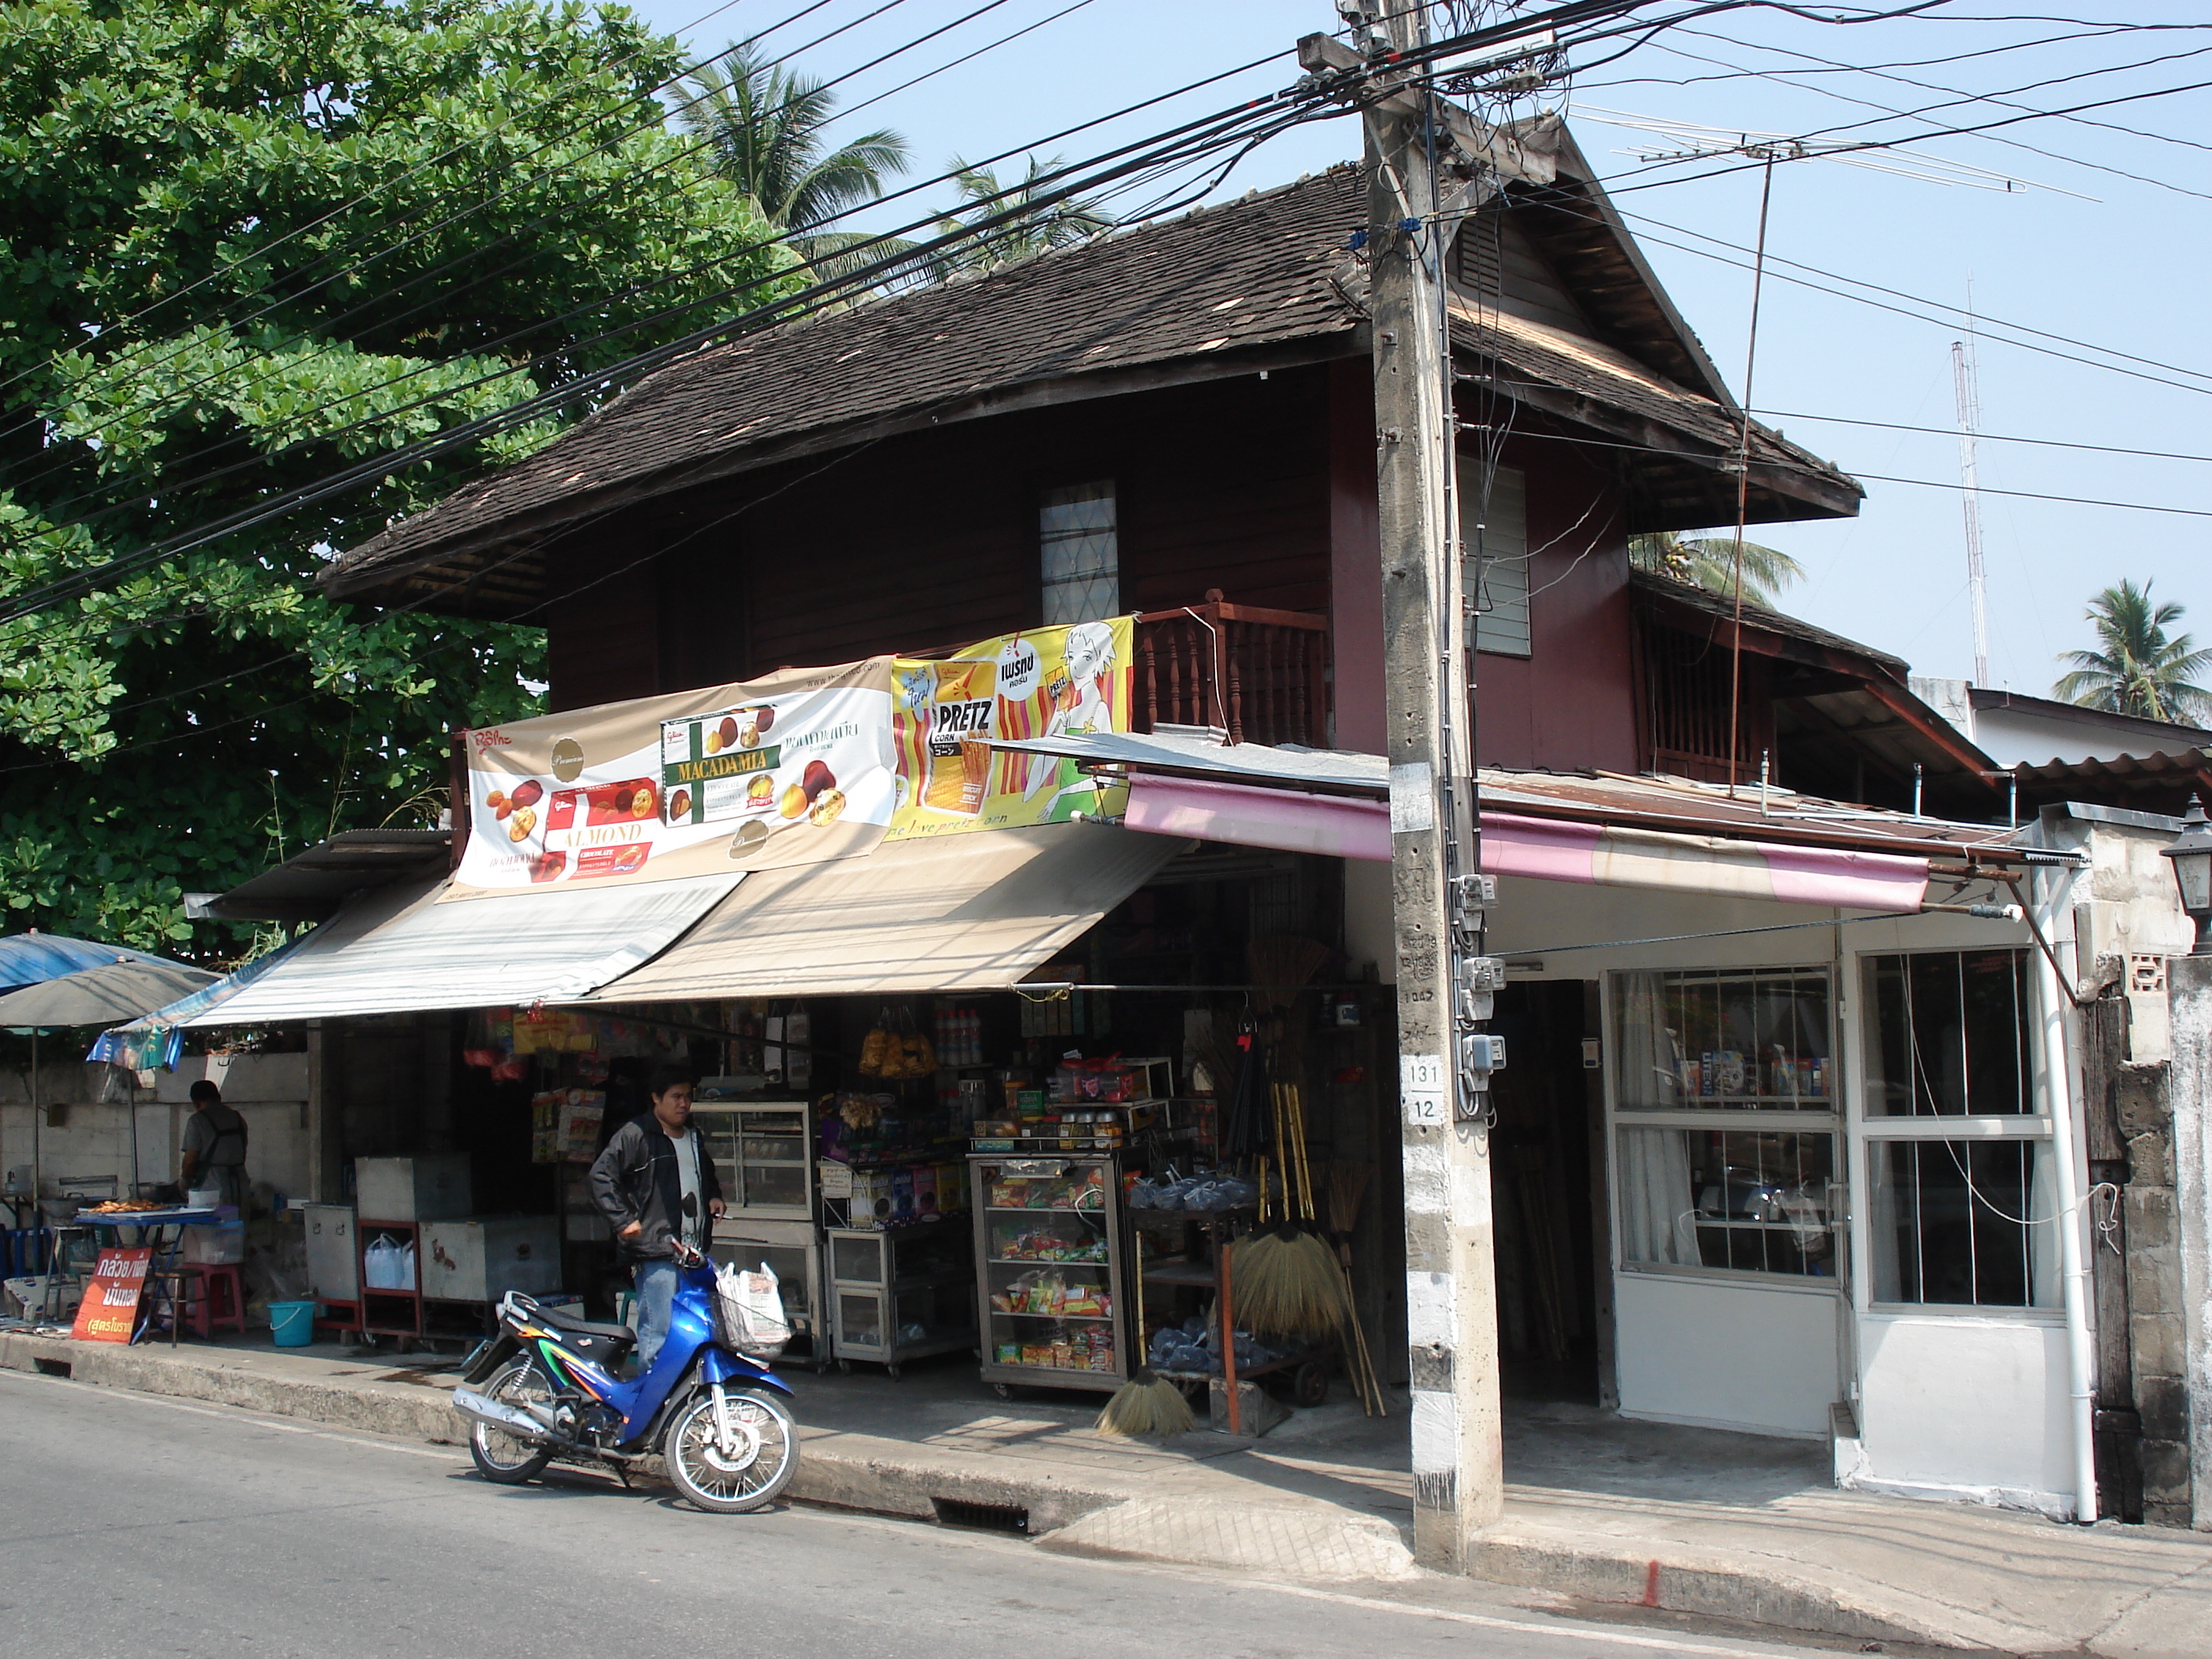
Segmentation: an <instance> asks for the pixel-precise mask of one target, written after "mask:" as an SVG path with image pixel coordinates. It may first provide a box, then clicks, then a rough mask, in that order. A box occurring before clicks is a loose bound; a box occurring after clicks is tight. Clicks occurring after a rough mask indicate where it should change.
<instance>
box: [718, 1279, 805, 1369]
mask: <svg viewBox="0 0 2212 1659" xmlns="http://www.w3.org/2000/svg"><path fill="white" fill-rule="evenodd" d="M714 1295H715V1299H716V1300H717V1302H718V1303H719V1304H720V1307H721V1311H722V1335H723V1340H725V1341H726V1342H727V1343H728V1344H729V1345H730V1346H732V1347H733V1348H735V1349H736V1350H737V1351H738V1352H739V1353H742V1354H749V1355H750V1356H751V1357H752V1358H756V1359H773V1358H775V1357H776V1356H777V1355H778V1354H780V1353H781V1352H783V1350H784V1345H785V1344H787V1343H788V1342H789V1341H790V1340H791V1322H790V1320H789V1319H788V1318H787V1317H786V1316H785V1314H784V1311H783V1291H782V1288H781V1285H780V1283H779V1282H778V1280H777V1279H776V1276H775V1268H773V1267H769V1265H768V1263H767V1262H765V1261H763V1262H762V1263H761V1265H760V1271H759V1272H758V1273H748V1272H746V1271H745V1270H744V1268H743V1267H738V1265H737V1264H736V1263H734V1262H728V1261H726V1262H724V1263H723V1264H722V1265H721V1266H720V1267H717V1268H716V1269H715V1270H714Z"/></svg>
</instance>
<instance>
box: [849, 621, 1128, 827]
mask: <svg viewBox="0 0 2212 1659" xmlns="http://www.w3.org/2000/svg"><path fill="white" fill-rule="evenodd" d="M1135 639H1136V624H1135V622H1134V619H1133V618H1131V617H1113V618H1111V619H1110V620H1108V621H1104V622H1090V623H1073V624H1072V625H1071V626H1068V627H1065V628H1035V629H1027V630H1025V631H1024V632H1022V633H1019V634H1003V635H999V636H998V637H997V638H995V639H988V640H982V641H977V642H976V643H975V644H974V645H971V646H968V647H964V648H963V649H962V650H959V651H957V652H954V653H951V654H950V655H948V656H944V657H931V658H918V657H901V658H898V659H896V661H895V662H894V663H893V664H892V678H893V679H894V680H895V682H896V689H895V690H894V693H893V696H892V700H891V721H892V728H893V738H894V741H895V744H896V749H897V751H898V805H897V806H896V810H895V811H893V812H892V815H891V822H890V839H891V840H893V841H910V840H913V839H915V838H916V837H918V836H943V835H957V834H959V833H962V832H963V831H966V830H970V829H1012V828H1015V827H1018V826H1023V825H1028V824H1035V823H1066V821H1067V820H1069V819H1070V818H1073V817H1075V815H1076V814H1078V813H1079V812H1080V813H1085V814H1097V813H1101V812H1118V811H1120V810H1121V801H1122V799H1125V798H1126V796H1127V793H1128V792H1127V787H1125V786H1121V785H1106V786H1103V787H1101V786H1099V785H1097V783H1095V782H1094V781H1092V780H1091V779H1090V778H1088V777H1086V776H1085V775H1083V773H1082V771H1081V770H1080V769H1079V768H1078V766H1077V765H1076V763H1074V762H1073V761H1071V760H1060V759H1056V758H1054V757H1051V756H1048V755H1018V754H1006V753H1001V752H998V751H994V750H992V749H991V747H990V746H989V740H990V739H991V738H1044V737H1059V736H1061V735H1063V734H1065V733H1069V732H1126V731H1127V730H1128V729H1129V706H1130V701H1131V696H1132V693H1133V672H1132V659H1133V654H1134V647H1135Z"/></svg>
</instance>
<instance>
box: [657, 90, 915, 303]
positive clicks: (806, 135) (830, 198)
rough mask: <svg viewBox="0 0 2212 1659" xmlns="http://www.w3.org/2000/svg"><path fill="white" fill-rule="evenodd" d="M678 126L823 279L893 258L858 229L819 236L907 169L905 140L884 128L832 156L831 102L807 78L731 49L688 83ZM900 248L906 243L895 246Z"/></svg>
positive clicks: (829, 96) (834, 101)
mask: <svg viewBox="0 0 2212 1659" xmlns="http://www.w3.org/2000/svg"><path fill="white" fill-rule="evenodd" d="M683 87H684V93H683V95H684V101H683V102H682V103H681V104H679V105H678V106H677V111H676V115H677V119H678V121H680V122H681V123H682V124H683V125H684V130H685V131H688V132H690V133H691V134H692V135H693V136H694V137H698V138H701V139H703V140H705V141H706V144H707V148H708V153H709V155H711V156H712V158H713V162H714V170H715V171H716V172H718V173H720V174H721V175H722V176H723V177H724V178H725V179H728V180H730V182H731V183H732V184H734V185H738V187H739V188H740V189H742V190H744V191H746V192H747V193H748V194H749V195H750V196H751V197H752V198H753V200H754V201H755V202H757V203H758V204H759V205H760V210H761V212H762V214H763V216H765V217H766V218H767V219H768V221H769V223H770V224H772V225H774V226H775V228H777V229H778V230H780V231H782V232H784V233H785V237H784V240H786V241H787V242H788V243H789V244H790V246H791V247H792V248H793V251H794V252H797V253H798V255H799V258H802V259H805V261H807V263H808V264H811V265H814V266H816V267H817V270H818V271H819V273H820V274H822V275H823V276H833V277H834V276H842V275H843V274H844V273H845V271H846V270H850V269H853V268H854V267H855V266H857V265H859V264H865V263H867V262H868V261H870V260H872V259H876V258H881V257H883V255H884V254H885V253H887V252H895V251H896V247H895V246H893V245H891V244H888V243H878V244H876V245H875V246H872V247H870V248H868V249H867V250H866V252H864V253H860V254H853V253H851V252H850V250H851V249H852V247H853V246H854V244H855V243H857V242H860V241H864V240H869V238H868V237H867V236H866V233H864V232H860V231H854V230H826V229H823V228H821V227H822V226H823V225H825V224H827V223H828V222H830V221H831V220H833V219H835V218H836V217H837V216H839V215H841V214H843V213H845V212H847V211H848V210H851V209H853V208H856V207H858V206H860V204H862V203H865V202H872V201H874V200H876V199H877V198H878V197H880V196H881V195H882V194H883V193H884V179H885V178H886V177H887V176H888V175H890V174H893V173H904V172H905V171H906V169H907V161H908V147H907V141H906V139H905V138H904V137H902V136H901V135H900V134H898V133H896V132H894V131H891V130H890V129H889V128H888V127H879V128H878V129H877V130H876V131H873V132H866V133H862V134H861V135H860V137H857V138H854V139H853V140H852V141H851V142H850V143H845V144H842V145H840V146H838V148H836V149H834V150H833V149H827V148H826V144H827V141H826V140H825V139H824V138H823V129H824V128H825V127H827V126H828V125H829V123H830V120H831V119H832V118H833V117H834V114H835V112H836V106H837V99H836V94H834V93H832V92H830V91H829V89H828V88H825V87H823V84H822V82H820V81H818V80H817V79H816V78H815V77H814V76H810V75H799V74H794V73H791V72H789V71H787V70H784V69H782V68H781V66H779V65H776V64H770V63H769V62H767V61H766V60H765V59H763V58H762V57H761V56H760V55H759V54H758V52H757V51H756V50H755V49H754V48H753V47H751V46H732V47H731V48H730V50H729V51H728V52H726V53H723V54H722V56H721V61H720V63H717V62H716V61H715V60H714V59H712V58H710V59H708V61H707V62H705V63H703V64H700V65H699V66H698V67H697V68H696V69H695V70H692V71H691V73H690V75H688V76H685V77H684V83H683ZM896 246H904V244H898V245H896Z"/></svg>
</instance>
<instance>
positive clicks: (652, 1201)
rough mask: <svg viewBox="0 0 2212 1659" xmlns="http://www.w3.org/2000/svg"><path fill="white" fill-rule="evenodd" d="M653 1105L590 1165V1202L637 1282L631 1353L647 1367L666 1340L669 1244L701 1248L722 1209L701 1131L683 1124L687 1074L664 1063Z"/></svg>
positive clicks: (672, 1282)
mask: <svg viewBox="0 0 2212 1659" xmlns="http://www.w3.org/2000/svg"><path fill="white" fill-rule="evenodd" d="M647 1089H648V1090H649V1091H650V1092H651V1094H652V1096H653V1109H652V1110H651V1111H650V1112H646V1113H641V1114H640V1115H638V1116H636V1117H634V1118H632V1119H631V1120H630V1121H629V1122H627V1123H625V1124H623V1126H622V1127H621V1128H619V1129H617V1130H616V1131H615V1132H614V1134H613V1136H612V1137H611V1139H609V1140H608V1142H607V1145H606V1150H605V1151H604V1152H601V1153H600V1154H599V1161H598V1162H596V1163H595V1164H592V1175H591V1190H592V1202H593V1203H594V1204H596V1205H598V1206H599V1213H600V1214H601V1215H604V1216H605V1217H606V1218H607V1225H609V1226H611V1227H612V1228H613V1229H614V1234H615V1250H616V1254H617V1257H618V1258H619V1259H620V1260H621V1261H623V1262H624V1263H625V1264H626V1265H628V1266H629V1267H630V1268H631V1270H632V1274H633V1277H632V1281H631V1282H632V1283H633V1284H634V1285H635V1286H636V1289H637V1360H638V1365H639V1367H640V1369H641V1370H646V1371H649V1370H652V1369H653V1359H654V1358H655V1357H656V1356H657V1355H658V1354H659V1352H660V1345H661V1344H662V1343H663V1342H665V1341H666V1340H667V1339H668V1316H669V1309H670V1306H671V1303H672V1302H673V1300H674V1298H675V1295H676V1263H675V1261H674V1260H673V1257H674V1255H675V1249H676V1245H677V1243H678V1241H679V1240H680V1241H681V1242H683V1243H686V1244H689V1245H690V1246H692V1247H693V1248H694V1249H702V1250H703V1249H706V1247H707V1240H708V1228H709V1227H710V1225H712V1222H713V1220H714V1218H716V1217H718V1216H720V1214H721V1213H722V1183H721V1182H720V1179H719V1178H718V1177H717V1176H716V1175H715V1174H714V1159H713V1158H710V1157H709V1156H708V1152H707V1144H706V1140H705V1138H704V1137H703V1136H702V1135H701V1134H700V1133H699V1132H698V1131H697V1130H696V1129H695V1128H693V1127H691V1074H690V1073H689V1072H686V1071H685V1070H684V1069H683V1068H682V1067H681V1066H662V1067H661V1068H660V1069H659V1071H657V1072H655V1073H653V1079H652V1081H651V1082H650V1083H649V1084H648V1085H647Z"/></svg>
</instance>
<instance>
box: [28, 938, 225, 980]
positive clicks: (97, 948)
mask: <svg viewBox="0 0 2212 1659" xmlns="http://www.w3.org/2000/svg"><path fill="white" fill-rule="evenodd" d="M111 962H157V963H161V965H162V966H164V967H168V968H173V967H180V966H182V965H183V964H182V963H173V962H171V961H170V960H169V958H168V957H155V956H149V955H147V954H146V952H145V951H134V950H132V949H131V947H130V946H129V945H100V944H96V943H94V941H93V940H91V939H70V938H68V937H66V936H65V935H64V934H61V933H9V934H8V935H7V936H6V937H5V938H0V991H14V990H18V989H21V987H23V986H26V985H44V984H45V983H46V981H48V980H50V979H59V978H61V977H62V976H63V975H65V974H75V973H79V972H82V970H83V969H87V968H102V967H105V966H106V965H107V964H108V963H111Z"/></svg>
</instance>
